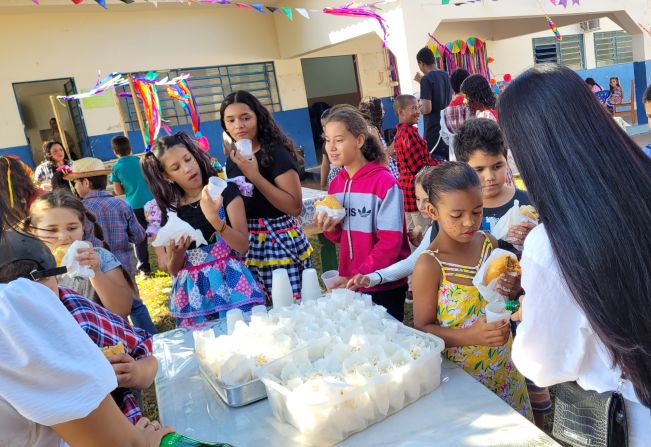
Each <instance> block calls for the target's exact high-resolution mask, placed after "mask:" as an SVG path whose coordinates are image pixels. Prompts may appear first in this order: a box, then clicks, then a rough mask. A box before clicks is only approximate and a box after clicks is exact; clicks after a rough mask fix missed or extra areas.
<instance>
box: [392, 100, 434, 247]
mask: <svg viewBox="0 0 651 447" xmlns="http://www.w3.org/2000/svg"><path fill="white" fill-rule="evenodd" d="M393 109H394V111H395V112H396V115H398V120H399V124H398V126H397V127H396V128H397V132H396V135H395V137H394V140H393V148H394V150H395V153H396V161H397V162H398V172H400V177H399V178H398V184H399V185H400V188H401V189H402V194H403V197H404V204H405V218H406V223H407V231H408V232H409V241H410V242H411V243H412V244H413V245H414V246H416V245H418V244H419V243H420V239H421V238H422V234H423V232H424V231H425V230H426V229H427V227H429V225H430V222H428V221H427V220H426V219H424V218H423V217H422V216H421V214H420V212H419V211H418V207H417V206H416V192H415V189H414V178H415V177H416V174H418V171H420V170H421V169H422V168H423V167H425V166H432V165H437V164H440V163H441V162H440V161H435V160H433V159H432V157H430V154H429V152H428V151H427V141H425V139H424V138H422V137H421V136H420V135H419V134H418V128H417V127H416V124H417V123H418V117H419V116H420V107H419V105H418V100H417V99H416V97H415V96H412V95H400V96H398V97H396V99H395V100H394V102H393Z"/></svg>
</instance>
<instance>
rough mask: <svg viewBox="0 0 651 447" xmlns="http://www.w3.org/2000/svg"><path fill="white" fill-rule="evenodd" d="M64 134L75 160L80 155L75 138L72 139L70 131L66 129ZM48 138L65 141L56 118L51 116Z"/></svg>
mask: <svg viewBox="0 0 651 447" xmlns="http://www.w3.org/2000/svg"><path fill="white" fill-rule="evenodd" d="M63 134H64V135H65V137H66V144H67V145H68V151H69V152H70V156H71V157H72V159H73V160H76V159H78V158H79V157H80V155H79V153H78V151H77V145H76V144H75V140H73V139H72V137H71V136H70V134H69V133H68V131H66V130H64V131H63ZM47 139H48V140H56V141H63V139H62V138H61V133H60V132H59V125H58V124H57V119H56V118H50V132H49V133H48V137H47Z"/></svg>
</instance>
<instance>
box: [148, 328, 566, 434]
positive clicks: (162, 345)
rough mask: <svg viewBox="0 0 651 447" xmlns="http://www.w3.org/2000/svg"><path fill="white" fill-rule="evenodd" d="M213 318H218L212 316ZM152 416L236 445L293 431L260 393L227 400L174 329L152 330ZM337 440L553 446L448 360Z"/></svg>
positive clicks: (185, 430) (182, 334)
mask: <svg viewBox="0 0 651 447" xmlns="http://www.w3.org/2000/svg"><path fill="white" fill-rule="evenodd" d="M220 324H221V323H220ZM154 352H155V355H156V357H157V358H158V360H159V371H158V375H157V377H156V393H157V396H158V409H159V415H160V420H161V422H162V423H163V424H165V425H171V426H173V427H174V428H175V429H176V431H177V432H179V433H181V434H183V435H186V436H190V437H192V438H195V439H200V440H204V441H212V442H217V441H221V442H228V443H230V444H233V445H234V446H236V447H245V446H256V447H257V446H279V447H280V446H282V447H286V446H297V445H301V443H300V441H299V438H300V435H299V434H298V432H297V431H296V430H295V429H294V428H293V427H292V426H290V425H288V424H283V423H280V422H278V421H277V420H276V419H275V418H274V416H273V414H272V412H271V407H270V406H269V402H268V401H267V400H266V399H265V400H262V401H260V402H256V403H254V404H251V405H248V406H245V407H241V408H229V407H228V406H226V404H224V403H223V402H222V401H221V399H220V398H219V396H217V394H216V393H215V391H214V390H213V389H212V388H211V387H210V385H208V384H207V383H205V381H204V380H203V379H202V378H201V376H200V374H199V371H198V364H197V362H196V360H195V358H194V355H193V340H192V335H191V333H189V332H186V331H185V330H182V329H177V330H176V331H170V332H166V333H163V334H159V335H157V336H156V337H155V341H154ZM339 445H341V446H392V447H395V446H417V445H418V446H420V445H436V446H455V447H456V446H484V447H488V446H513V447H516V446H518V447H520V446H525V445H527V446H556V445H558V444H557V443H556V442H554V441H553V440H552V439H551V438H549V437H548V436H547V435H545V434H544V433H543V432H541V431H540V430H538V428H536V427H535V426H534V425H533V424H531V423H530V422H529V421H527V420H526V419H525V418H524V417H522V416H520V414H518V413H517V412H515V411H514V410H513V409H512V408H511V407H510V406H508V405H507V404H506V403H504V402H503V401H502V400H501V399H500V398H498V397H497V396H496V395H495V394H493V393H492V392H490V391H489V390H488V389H486V388H485V387H484V386H483V385H481V384H480V383H479V382H476V381H475V380H474V379H473V378H472V377H470V376H469V375H468V374H466V373H465V372H464V371H463V370H462V369H460V368H457V367H456V366H454V365H453V364H452V363H450V362H448V361H444V362H443V372H442V383H441V386H440V387H439V388H438V389H436V390H434V391H433V392H432V393H431V394H429V395H427V396H424V397H423V398H421V399H420V400H418V401H416V402H414V403H413V404H411V405H410V406H408V407H407V408H405V409H403V410H402V411H400V412H398V413H396V414H394V415H393V416H390V417H388V418H387V419H385V420H384V421H382V422H379V423H378V424H376V425H374V426H372V427H369V428H368V429H366V430H364V431H362V432H360V433H357V434H355V435H353V436H351V437H350V438H348V439H346V440H345V441H344V442H342V443H341V444H339Z"/></svg>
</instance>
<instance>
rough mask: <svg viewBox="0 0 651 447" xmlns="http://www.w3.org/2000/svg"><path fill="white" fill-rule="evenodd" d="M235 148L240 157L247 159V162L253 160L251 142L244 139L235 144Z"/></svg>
mask: <svg viewBox="0 0 651 447" xmlns="http://www.w3.org/2000/svg"><path fill="white" fill-rule="evenodd" d="M235 146H236V147H237V151H238V152H239V153H240V154H241V155H242V157H244V158H248V159H249V160H250V159H252V158H253V143H252V142H251V140H248V139H246V138H245V139H243V140H240V141H238V142H237V143H235Z"/></svg>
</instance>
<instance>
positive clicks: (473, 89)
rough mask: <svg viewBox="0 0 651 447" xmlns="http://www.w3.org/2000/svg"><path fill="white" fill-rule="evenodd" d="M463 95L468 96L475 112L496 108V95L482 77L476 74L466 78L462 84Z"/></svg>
mask: <svg viewBox="0 0 651 447" xmlns="http://www.w3.org/2000/svg"><path fill="white" fill-rule="evenodd" d="M461 93H463V94H464V95H465V96H466V99H468V104H469V105H470V108H471V109H472V110H473V111H482V110H486V109H494V108H495V102H496V98H495V94H494V93H493V90H492V89H491V86H490V84H489V83H488V81H487V80H486V78H485V77H483V76H482V75H478V74H475V75H472V76H469V77H468V78H466V80H465V81H463V83H462V84H461Z"/></svg>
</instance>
